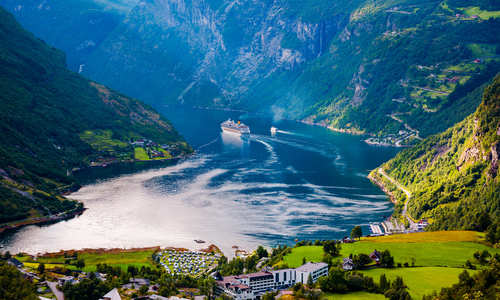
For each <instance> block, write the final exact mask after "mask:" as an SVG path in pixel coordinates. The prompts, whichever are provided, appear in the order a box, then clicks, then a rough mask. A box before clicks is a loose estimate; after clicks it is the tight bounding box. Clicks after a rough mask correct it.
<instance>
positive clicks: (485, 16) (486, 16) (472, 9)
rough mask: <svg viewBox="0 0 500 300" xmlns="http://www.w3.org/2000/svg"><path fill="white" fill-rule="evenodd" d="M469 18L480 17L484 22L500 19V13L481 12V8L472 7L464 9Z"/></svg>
mask: <svg viewBox="0 0 500 300" xmlns="http://www.w3.org/2000/svg"><path fill="white" fill-rule="evenodd" d="M463 10H464V11H465V13H466V14H467V15H468V16H474V15H476V16H479V18H481V19H483V20H487V19H489V18H498V17H500V11H488V10H481V9H480V8H479V6H471V7H467V8H464V9H463Z"/></svg>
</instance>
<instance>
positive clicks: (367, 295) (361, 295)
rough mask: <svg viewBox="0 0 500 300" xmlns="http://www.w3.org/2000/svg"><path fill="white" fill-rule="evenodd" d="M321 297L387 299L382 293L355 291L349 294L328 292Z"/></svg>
mask: <svg viewBox="0 0 500 300" xmlns="http://www.w3.org/2000/svg"><path fill="white" fill-rule="evenodd" d="M321 299H324V300H364V299H373V300H383V299H386V298H385V297H384V295H382V294H372V293H367V292H355V293H349V294H326V295H325V296H324V297H322V298H321Z"/></svg>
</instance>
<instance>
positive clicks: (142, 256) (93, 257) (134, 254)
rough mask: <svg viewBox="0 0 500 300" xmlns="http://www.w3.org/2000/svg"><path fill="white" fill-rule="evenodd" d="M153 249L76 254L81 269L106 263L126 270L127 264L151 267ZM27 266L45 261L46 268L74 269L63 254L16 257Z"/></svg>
mask: <svg viewBox="0 0 500 300" xmlns="http://www.w3.org/2000/svg"><path fill="white" fill-rule="evenodd" d="M153 253H154V250H139V251H130V252H129V251H127V252H104V253H89V252H83V253H79V254H78V258H79V259H83V260H84V261H85V267H84V268H83V271H85V272H92V271H95V270H96V266H97V264H107V265H110V266H120V267H121V268H122V270H126V269H127V267H128V266H135V267H138V268H140V267H142V266H146V267H152V266H153V262H152V259H151V256H152V255H153ZM16 258H18V259H19V260H20V261H22V262H23V263H25V265H26V266H27V267H31V268H33V269H36V268H37V267H38V263H41V262H43V263H45V264H46V265H45V267H46V268H47V269H51V268H54V267H65V268H68V269H76V267H75V266H73V265H65V264H64V261H65V260H66V258H64V256H62V255H61V256H56V257H50V258H49V257H40V258H38V259H37V260H36V261H34V260H33V259H31V258H30V257H29V256H23V257H16Z"/></svg>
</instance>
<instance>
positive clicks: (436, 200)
mask: <svg viewBox="0 0 500 300" xmlns="http://www.w3.org/2000/svg"><path fill="white" fill-rule="evenodd" d="M499 156H500V76H497V77H496V79H495V80H494V81H493V83H492V84H491V85H489V86H488V87H487V88H486V90H485V92H484V95H483V98H482V102H481V104H480V106H479V107H478V109H477V110H476V112H475V113H474V114H472V115H470V116H469V117H467V118H466V119H465V120H463V121H462V122H460V123H457V124H456V125H455V126H453V127H451V128H450V129H448V130H446V131H445V132H443V133H441V134H438V135H434V136H431V137H429V138H427V139H426V140H424V141H423V142H422V143H420V144H418V145H417V146H415V147H414V148H411V149H408V150H405V151H402V152H400V153H399V154H398V155H397V156H396V157H395V158H394V159H392V160H390V161H389V162H387V163H385V164H384V165H382V166H381V168H382V169H383V170H384V171H385V172H386V173H387V174H388V175H389V176H390V177H392V178H393V179H395V180H396V181H397V182H398V183H399V184H401V185H402V186H404V187H405V188H406V189H408V190H409V191H410V192H411V197H410V199H409V200H407V197H406V196H405V195H404V194H403V193H402V192H400V191H399V190H398V188H397V187H395V186H394V185H393V184H392V183H390V182H389V181H388V180H387V179H386V178H383V177H382V176H381V175H380V174H379V172H378V170H375V171H373V172H372V174H371V176H374V177H375V178H376V180H377V181H379V182H383V184H384V185H385V187H386V188H387V190H389V191H391V194H392V195H393V197H394V198H395V200H397V201H398V202H399V203H400V205H402V203H404V202H405V201H408V213H409V215H410V216H411V217H413V218H414V219H421V218H429V219H430V221H431V225H430V226H431V227H430V228H432V229H471V230H485V229H486V228H487V227H488V226H490V225H491V224H494V223H497V224H498V222H499V221H500V176H499V175H500V168H499Z"/></svg>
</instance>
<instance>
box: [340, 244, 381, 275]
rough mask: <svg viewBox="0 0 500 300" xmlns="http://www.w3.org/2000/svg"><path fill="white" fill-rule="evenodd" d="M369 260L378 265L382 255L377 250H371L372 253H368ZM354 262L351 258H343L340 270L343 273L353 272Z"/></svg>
mask: <svg viewBox="0 0 500 300" xmlns="http://www.w3.org/2000/svg"><path fill="white" fill-rule="evenodd" d="M369 256H370V258H371V259H372V261H373V262H374V263H375V264H377V265H378V264H380V259H381V257H382V255H381V254H380V252H379V251H377V249H375V250H373V252H372V253H370V255H369ZM354 267H355V266H354V262H353V260H352V257H345V258H344V259H343V261H342V269H344V270H345V271H352V270H354Z"/></svg>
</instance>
